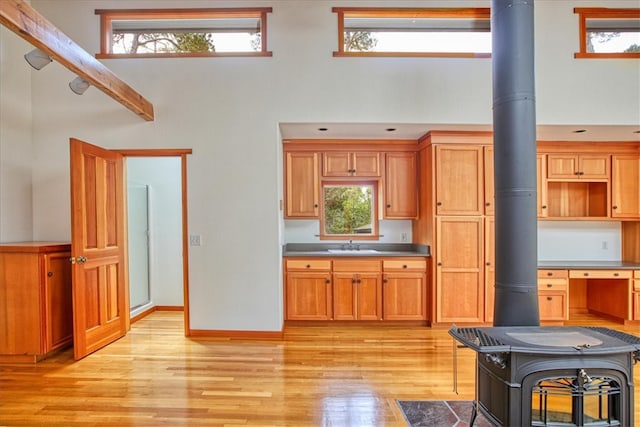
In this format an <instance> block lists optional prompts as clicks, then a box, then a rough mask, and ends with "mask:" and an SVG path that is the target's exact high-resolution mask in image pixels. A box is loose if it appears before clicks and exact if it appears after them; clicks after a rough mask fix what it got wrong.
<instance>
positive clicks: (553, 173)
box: [547, 153, 611, 180]
mask: <svg viewBox="0 0 640 427" xmlns="http://www.w3.org/2000/svg"><path fill="white" fill-rule="evenodd" d="M610 161H611V156H609V155H608V154H572V153H553V154H549V155H548V156H547V178H548V179H567V180H571V179H589V180H607V179H609V163H610Z"/></svg>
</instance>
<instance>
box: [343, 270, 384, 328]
mask: <svg viewBox="0 0 640 427" xmlns="http://www.w3.org/2000/svg"><path fill="white" fill-rule="evenodd" d="M381 273H382V272H381V268H380V261H379V260H362V259H353V258H352V259H334V260H333V318H334V320H380V319H382V278H381Z"/></svg>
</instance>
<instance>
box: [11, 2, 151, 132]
mask: <svg viewBox="0 0 640 427" xmlns="http://www.w3.org/2000/svg"><path fill="white" fill-rule="evenodd" d="M0 24H2V25H4V26H5V27H7V28H8V29H10V30H11V31H13V32H14V33H16V34H17V35H19V36H20V37H22V38H23V39H25V40H26V41H28V42H29V43H31V44H32V45H33V46H35V47H37V48H38V49H40V50H41V51H43V52H44V53H46V54H47V55H49V56H50V57H51V58H52V59H54V60H55V61H56V62H58V63H60V64H62V65H63V66H65V67H66V68H68V69H69V70H70V71H72V72H73V73H75V74H77V75H78V76H80V77H82V78H83V79H85V80H86V81H87V82H89V83H91V85H92V86H95V87H96V88H98V89H100V90H101V91H102V92H104V93H105V94H107V95H109V96H110V97H111V98H113V99H115V100H116V101H118V102H119V103H121V104H122V105H124V106H125V107H127V108H128V109H129V110H131V111H133V112H134V113H136V114H137V115H139V116H140V117H142V118H143V119H145V120H147V121H153V119H154V115H153V105H152V104H151V103H150V102H149V101H147V100H146V99H145V98H144V97H143V96H142V95H140V94H139V93H138V92H136V91H135V90H134V89H133V88H132V87H131V86H129V85H128V84H126V83H125V82H124V81H122V80H120V78H118V76H116V75H115V74H114V73H113V72H111V70H109V69H108V68H107V67H105V66H104V65H103V64H102V63H101V62H99V61H98V60H97V59H95V58H94V57H93V56H92V55H90V54H89V53H88V52H86V51H85V50H84V49H82V48H81V47H80V46H78V44H76V43H75V42H74V41H73V40H71V39H70V38H69V37H67V36H66V35H65V34H64V33H63V32H62V31H60V30H59V29H58V28H56V26H55V25H53V24H52V23H51V22H49V21H48V20H47V19H46V18H45V17H44V16H42V15H41V14H40V13H38V11H36V10H35V9H33V8H32V7H31V6H30V5H29V4H28V3H25V2H24V1H23V0H1V1H0Z"/></svg>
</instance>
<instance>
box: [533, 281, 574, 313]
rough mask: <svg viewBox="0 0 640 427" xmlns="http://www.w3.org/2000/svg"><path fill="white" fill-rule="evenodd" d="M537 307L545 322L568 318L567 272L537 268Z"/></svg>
mask: <svg viewBox="0 0 640 427" xmlns="http://www.w3.org/2000/svg"><path fill="white" fill-rule="evenodd" d="M538 308H539V310H540V320H541V321H543V322H545V321H548V322H557V321H565V320H568V319H569V272H568V271H567V270H538Z"/></svg>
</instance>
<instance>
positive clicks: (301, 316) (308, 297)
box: [286, 273, 331, 320]
mask: <svg viewBox="0 0 640 427" xmlns="http://www.w3.org/2000/svg"><path fill="white" fill-rule="evenodd" d="M286 295H287V320H329V319H331V278H330V275H329V273H287V289H286Z"/></svg>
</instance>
